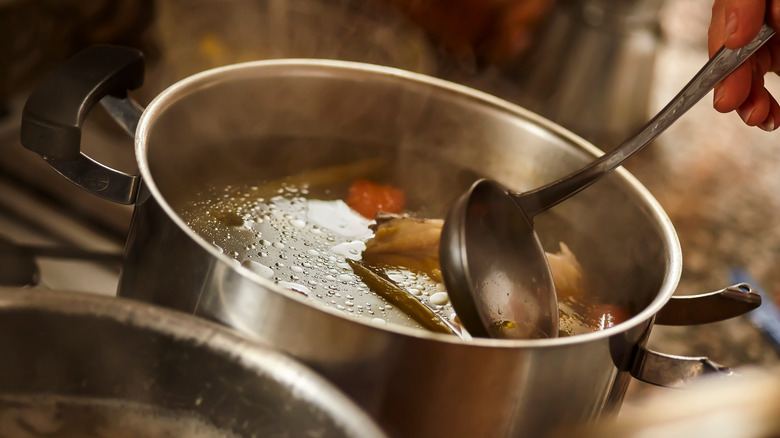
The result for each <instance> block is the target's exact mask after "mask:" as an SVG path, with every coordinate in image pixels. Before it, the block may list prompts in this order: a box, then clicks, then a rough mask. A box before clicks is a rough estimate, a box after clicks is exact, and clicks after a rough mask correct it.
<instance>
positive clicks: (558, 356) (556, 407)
mask: <svg viewBox="0 0 780 438" xmlns="http://www.w3.org/2000/svg"><path fill="white" fill-rule="evenodd" d="M206 84H208V86H204V85H206ZM226 95H230V96H233V99H231V101H230V103H229V105H227V103H226V102H224V96H226ZM236 97H238V99H236ZM194 108H204V109H205V108H208V109H209V110H208V111H205V112H199V111H193V109H194ZM226 124H227V125H229V126H230V127H231V128H230V129H226V128H225V126H226ZM181 126H187V127H189V129H187V130H186V131H182V130H181V129H179V128H180V127H181ZM193 127H196V128H197V129H192V128H193ZM278 137H285V138H293V139H298V142H297V143H296V142H293V143H292V145H290V144H289V143H288V146H287V147H286V148H280V147H279V146H278V145H277V144H276V143H275V141H274V140H273V139H275V138H278ZM246 138H257V139H258V140H259V143H258V142H249V143H247V142H242V141H241V140H243V139H246ZM520 138H522V139H523V141H518V139H520ZM263 139H267V140H263ZM332 139H339V140H344V141H352V142H359V143H361V144H363V145H364V146H363V147H362V148H361V151H362V152H364V153H365V152H368V153H369V154H370V156H374V157H386V158H388V159H389V160H390V161H389V164H388V165H389V166H390V168H391V169H393V170H394V172H398V173H399V174H400V175H402V176H400V177H399V178H396V180H397V181H399V182H400V183H401V184H403V187H404V188H408V190H407V193H409V194H410V195H411V196H412V198H410V199H409V200H408V202H410V203H411V204H412V205H420V206H424V207H425V208H426V210H427V212H428V213H429V214H430V215H432V216H435V215H437V214H441V215H443V214H444V212H446V211H447V210H448V206H449V205H450V203H451V202H452V201H453V200H454V199H455V198H456V197H457V196H458V195H459V194H460V193H462V191H463V190H464V189H465V188H466V187H468V186H469V185H470V184H471V183H472V182H473V181H474V179H476V178H477V177H478V176H480V175H488V176H493V177H498V176H501V178H503V181H504V182H505V183H506V184H507V185H509V186H510V187H514V188H517V189H520V188H523V187H528V186H531V187H533V186H537V185H539V184H540V183H543V182H544V181H545V180H550V179H553V178H555V177H556V176H558V173H559V172H565V171H566V170H569V169H572V168H576V167H579V166H581V165H582V164H583V163H585V162H587V161H589V159H592V157H593V156H595V155H597V154H598V152H597V151H596V150H595V149H593V148H592V147H591V146H588V145H587V144H585V143H584V142H582V141H581V140H579V139H577V138H576V137H574V136H572V135H570V134H569V133H567V132H565V131H563V130H561V129H560V128H558V127H557V126H554V125H552V124H550V123H549V122H547V121H545V120H542V119H540V118H538V117H536V116H534V115H533V114H530V113H528V112H526V111H523V110H521V109H519V108H516V107H514V106H511V105H508V104H506V103H505V102H502V101H500V100H498V99H495V98H492V97H490V96H486V95H483V94H480V93H475V92H474V91H472V90H469V89H466V88H463V87H458V86H455V85H452V84H448V83H444V82H441V81H436V80H433V79H430V78H427V77H423V76H418V75H413V74H410V73H408V72H403V71H399V70H392V69H383V68H377V67H372V66H366V65H359V64H349V63H338V62H326V61H295V60H291V61H273V62H259V63H250V64H244V65H239V66H233V67H229V68H224V69H219V70H214V71H209V72H204V73H202V74H199V75H196V76H193V77H191V78H189V79H187V80H185V81H183V82H180V83H179V84H177V85H176V86H174V87H172V88H170V89H168V90H167V91H166V92H164V93H162V94H160V95H159V96H158V97H157V98H156V99H155V101H153V102H152V103H151V104H150V105H149V107H147V109H146V111H145V112H144V115H143V116H142V119H141V122H140V123H139V130H138V133H137V136H136V148H137V151H136V152H137V155H138V157H139V167H140V168H141V172H142V175H143V178H144V181H145V187H146V190H144V191H142V193H148V195H147V196H143V195H142V196H141V197H140V199H139V203H138V205H137V207H136V215H135V220H134V223H133V227H132V229H131V233H130V236H129V238H128V246H127V254H126V255H127V263H126V265H125V268H124V272H123V275H122V281H121V286H120V295H124V296H128V297H133V298H137V299H142V300H146V301H151V302H155V303H158V304H162V305H165V306H172V307H176V308H179V309H182V310H186V311H188V312H192V313H195V314H197V315H201V316H204V317H207V318H211V319H214V320H217V321H221V322H223V323H225V324H227V325H229V326H232V327H235V328H238V329H239V330H242V331H244V332H248V333H253V334H254V335H256V336H258V337H259V338H261V339H264V340H267V341H270V342H271V343H273V344H274V345H277V346H279V347H280V348H282V349H283V350H285V351H287V352H289V353H291V354H293V355H294V356H296V357H298V358H300V359H301V360H303V361H304V362H305V363H307V364H309V365H311V366H313V367H314V368H315V369H317V370H318V371H320V372H321V373H323V374H324V375H325V376H327V377H328V378H329V379H331V380H332V381H334V382H337V384H338V385H339V386H340V387H341V388H343V389H345V391H347V393H349V394H350V395H352V396H353V397H354V398H355V399H356V400H358V401H359V402H360V403H361V405H362V406H364V407H365V408H366V409H368V410H369V412H371V413H372V414H373V415H375V416H376V418H378V419H379V421H380V424H382V425H383V426H385V427H386V428H387V429H388V430H389V431H390V433H391V434H394V435H397V436H426V435H431V434H436V435H441V434H446V435H448V436H504V435H519V434H529V435H536V436H542V435H544V434H546V433H548V432H549V431H550V430H551V429H553V428H555V427H557V426H558V425H560V424H565V423H577V422H580V421H585V420H587V419H589V418H593V417H597V416H599V415H602V414H605V413H608V412H611V411H614V410H615V409H616V408H617V406H618V405H619V403H620V400H621V399H622V397H623V394H624V391H625V386H626V384H627V382H628V380H629V373H628V371H629V370H630V368H631V364H632V362H633V359H632V358H633V355H634V354H635V349H636V346H637V345H638V344H641V343H642V342H644V340H645V336H646V335H647V333H648V329H649V326H650V323H651V318H652V316H653V315H654V314H655V313H656V312H657V311H658V309H660V308H661V307H662V305H663V304H664V303H665V302H666V301H667V300H668V299H669V296H670V295H671V294H672V292H673V290H674V286H675V284H676V282H677V276H678V275H679V247H677V240H676V236H675V235H674V231H673V230H672V227H671V224H669V222H668V220H667V219H666V218H665V216H664V214H663V212H662V211H661V210H660V208H658V207H657V204H655V202H654V201H653V200H652V198H651V197H650V196H649V194H647V192H645V191H644V189H642V188H641V186H639V184H637V183H636V182H635V181H634V180H633V179H632V178H631V177H630V176H628V175H627V174H626V173H625V172H620V173H618V174H615V175H611V176H610V177H608V178H607V179H606V180H605V182H604V184H603V185H601V186H600V187H598V188H596V187H594V191H593V192H590V193H588V194H586V195H590V196H593V198H590V199H588V198H587V196H586V197H584V198H582V203H579V204H575V203H572V204H569V205H568V206H567V207H568V208H566V207H563V206H562V208H561V209H560V212H559V214H558V215H548V216H546V217H545V218H540V220H539V223H538V225H539V226H540V227H543V229H544V230H545V231H542V232H540V235H541V236H544V237H543V239H544V241H545V242H546V243H547V245H548V246H553V245H557V243H558V241H560V240H563V241H565V242H566V243H567V244H569V245H570V246H571V248H572V251H574V252H575V253H578V252H579V251H585V250H586V249H585V248H590V247H591V245H590V244H589V240H590V239H592V238H594V237H595V236H593V235H592V230H594V229H606V230H608V232H609V235H608V236H602V235H599V236H598V237H597V238H599V239H602V240H603V243H602V248H603V250H605V253H604V254H605V257H604V258H601V257H592V258H589V259H590V261H589V262H587V263H586V266H585V269H586V270H587V271H588V272H589V273H590V276H591V277H592V278H594V281H596V282H599V279H606V278H609V289H605V288H603V286H602V285H600V284H598V285H596V286H595V287H597V288H599V290H600V291H607V292H606V293H607V294H608V295H609V296H610V299H617V300H626V301H627V304H629V305H630V306H632V307H633V308H636V309H637V314H636V316H634V318H632V319H631V320H629V321H628V322H626V323H625V324H623V325H622V326H620V327H615V328H613V329H609V330H606V331H603V332H600V333H592V334H588V335H582V336H578V337H572V338H559V339H546V340H537V341H523V340H511V341H510V340H475V341H473V342H469V343H465V342H462V341H460V340H458V339H456V338H455V337H452V336H446V335H437V334H433V333H429V332H425V331H422V330H410V329H405V328H403V327H397V326H391V325H388V326H386V327H384V328H379V327H377V326H376V325H374V324H371V323H370V321H367V320H360V319H356V318H354V317H350V316H347V315H345V314H343V313H339V312H335V311H333V310H332V309H323V308H320V307H317V306H314V305H313V303H312V302H311V301H310V300H307V299H306V298H304V297H302V296H300V295H299V294H292V293H290V292H289V291H286V290H283V289H281V288H280V287H279V286H278V285H275V284H274V283H273V282H272V281H269V280H268V279H266V278H262V277H260V276H258V275H256V274H254V273H252V272H249V271H248V270H245V269H237V268H236V265H235V264H234V263H235V262H234V261H233V260H232V259H231V258H230V257H228V256H227V255H226V254H222V253H221V252H219V251H218V250H217V249H216V248H215V247H214V246H213V245H212V244H211V242H209V241H206V240H204V239H203V238H201V237H200V236H198V235H196V234H195V233H193V232H192V230H190V229H189V227H188V226H187V224H186V223H184V222H183V221H182V220H181V219H180V218H179V216H178V214H177V213H176V211H177V207H176V206H177V205H179V204H181V203H182V202H186V199H187V198H188V197H190V196H192V193H193V187H197V186H198V185H199V184H203V183H209V182H211V183H215V184H222V183H229V182H228V181H229V180H232V181H236V180H246V179H249V180H252V179H254V180H258V179H262V180H266V179H271V178H274V177H278V176H283V175H288V174H294V173H296V172H298V171H299V170H300V169H301V168H302V167H304V168H305V167H308V166H314V167H315V168H316V167H317V166H318V165H320V163H321V161H319V160H325V159H331V160H332V159H333V157H339V160H344V162H348V161H349V160H350V159H351V158H350V152H348V149H347V148H346V147H345V146H344V145H342V144H340V143H336V144H335V145H333V144H331V143H328V142H327V141H328V140H332ZM315 140H319V141H315ZM172 143H175V144H179V145H182V144H186V145H187V147H186V148H172V147H169V145H170V144H172ZM475 145H479V147H475ZM226 146H229V147H226ZM519 156H522V157H525V160H524V161H523V162H520V163H519V162H518V161H516V160H514V159H512V158H510V157H519ZM215 157H219V160H216V159H215ZM292 157H294V158H293V159H290V158H292ZM519 166H522V167H523V169H522V171H521V169H519ZM174 169H176V170H174ZM548 172H549V173H548ZM595 199H598V201H594V200H595ZM604 200H608V201H604ZM593 202H608V203H609V205H608V206H605V208H604V209H603V210H602V209H598V210H597V209H592V208H591V206H592V204H593ZM613 203H614V204H613ZM556 210H558V209H556ZM607 211H608V212H609V213H608V214H607ZM573 217H577V218H581V222H580V223H579V224H572V223H571V222H570V219H569V218H573ZM172 272H186V275H171V273H172ZM585 376H587V377H585ZM456 387H457V393H458V394H459V395H460V396H459V397H453V395H452V394H453V391H454V388H456ZM486 400H488V401H489V402H485V401H486ZM545 413H549V414H550V415H547V414H545ZM552 413H554V415H552Z"/></svg>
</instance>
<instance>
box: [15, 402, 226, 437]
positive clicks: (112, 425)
mask: <svg viewBox="0 0 780 438" xmlns="http://www.w3.org/2000/svg"><path fill="white" fill-rule="evenodd" d="M0 437H2V438H184V437H186V438H237V435H234V434H232V433H228V432H225V431H221V430H218V429H216V428H215V427H214V426H212V425H210V424H208V423H207V422H206V421H204V420H203V419H201V418H199V417H196V416H195V415H193V414H191V413H186V412H185V413H181V412H176V411H168V410H163V409H161V408H157V407H152V406H148V405H141V404H135V403H129V402H120V401H112V400H97V399H81V398H71V397H67V398H66V397H59V396H48V395H35V396H30V395H0Z"/></svg>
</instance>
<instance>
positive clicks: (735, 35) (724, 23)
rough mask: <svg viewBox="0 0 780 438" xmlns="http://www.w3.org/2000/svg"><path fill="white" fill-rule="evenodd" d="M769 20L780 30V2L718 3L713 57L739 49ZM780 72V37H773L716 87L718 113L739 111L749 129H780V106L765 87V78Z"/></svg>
mask: <svg viewBox="0 0 780 438" xmlns="http://www.w3.org/2000/svg"><path fill="white" fill-rule="evenodd" d="M765 20H766V23H767V24H769V25H770V26H771V27H772V28H774V29H780V0H769V1H766V0H715V2H714V4H713V6H712V21H711V22H710V28H709V34H708V45H709V52H710V56H712V55H713V54H714V53H715V52H716V51H718V49H720V47H721V46H726V48H729V49H738V48H740V47H742V46H744V45H746V44H747V43H749V42H750V41H752V40H753V38H755V37H756V35H758V31H759V29H760V28H761V25H762V24H763V23H764V21H765ZM769 72H775V73H780V37H779V36H774V37H773V38H772V39H770V40H769V41H768V42H767V43H766V44H765V45H764V46H763V47H761V49H759V50H758V51H757V52H756V53H755V54H754V55H753V56H751V57H750V58H749V59H748V60H747V61H745V63H744V64H742V65H741V66H740V67H739V68H737V69H736V70H735V71H734V72H733V73H732V74H731V75H729V76H728V77H727V78H726V79H724V80H723V82H721V83H720V84H718V85H717V86H716V87H715V93H714V99H713V106H714V107H715V109H716V110H717V111H720V112H722V113H727V112H730V111H734V110H736V111H737V114H738V115H739V117H740V118H741V119H742V120H743V121H744V122H745V124H747V125H749V126H758V127H759V128H761V129H763V130H765V131H773V130H775V129H777V128H778V127H780V105H778V103H777V100H775V98H774V97H773V96H772V95H771V94H769V91H767V89H766V88H765V87H764V75H766V74H767V73H769Z"/></svg>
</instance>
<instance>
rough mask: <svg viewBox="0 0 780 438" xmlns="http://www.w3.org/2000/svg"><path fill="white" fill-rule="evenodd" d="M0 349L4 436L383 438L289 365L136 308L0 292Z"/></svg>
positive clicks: (185, 320) (319, 381) (208, 329)
mask: <svg viewBox="0 0 780 438" xmlns="http://www.w3.org/2000/svg"><path fill="white" fill-rule="evenodd" d="M0 351H2V357H3V360H2V361H0V431H2V433H0V435H2V436H3V437H8V438H33V437H52V436H57V437H62V438H69V437H72V438H77V437H78V438H84V437H93V438H98V437H104V436H105V437H150V438H153V437H171V436H182V437H183V436H187V437H193V438H196V437H202V438H217V437H220V438H228V437H235V438H238V437H245V438H250V437H258V436H263V437H266V436H267V437H287V436H317V437H325V436H328V437H355V438H357V437H360V438H362V437H367V436H371V437H377V438H379V437H383V436H385V435H384V433H383V432H381V430H380V429H379V428H378V427H377V426H376V424H375V423H374V422H373V421H372V420H371V419H370V417H369V416H368V415H366V414H365V412H363V411H362V410H361V409H360V408H359V407H358V406H356V405H355V404H354V402H352V401H351V400H350V399H349V398H347V397H346V396H345V395H344V394H343V393H342V392H341V391H339V390H338V389H336V388H335V387H334V386H333V385H332V384H331V383H330V382H328V381H326V380H325V379H323V378H322V377H321V376H319V375H318V374H317V373H315V372H314V371H312V370H311V369H309V368H307V367H305V366H303V365H301V364H300V363H298V361H295V360H293V359H292V358H290V357H288V356H287V355H285V354H282V353H281V352H279V351H277V350H276V349H273V348H272V347H270V346H268V345H262V344H260V343H258V342H255V341H254V340H252V339H248V338H247V337H246V336H241V335H240V334H238V333H236V332H235V331H233V330H228V329H227V328H225V327H222V326H220V325H217V324H214V323H212V322H209V321H205V320H203V319H201V318H195V317H193V316H191V315H186V314H184V313H181V312H176V311H172V310H169V309H163V308H159V307H158V306H152V305H149V304H146V303H141V302H135V301H131V300H124V299H117V298H113V297H101V296H97V295H91V294H86V293H76V292H65V291H57V292H52V291H44V290H36V289H11V288H0Z"/></svg>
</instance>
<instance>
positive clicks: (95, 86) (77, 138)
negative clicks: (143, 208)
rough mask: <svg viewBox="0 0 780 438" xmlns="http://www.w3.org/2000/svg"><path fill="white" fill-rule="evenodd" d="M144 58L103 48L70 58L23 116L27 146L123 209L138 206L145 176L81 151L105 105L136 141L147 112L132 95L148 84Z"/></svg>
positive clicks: (45, 83) (125, 49) (124, 50)
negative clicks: (93, 115) (87, 123)
mask: <svg viewBox="0 0 780 438" xmlns="http://www.w3.org/2000/svg"><path fill="white" fill-rule="evenodd" d="M143 78H144V57H143V53H141V52H140V51H139V50H136V49H132V48H129V47H120V46H109V45H100V46H94V47H90V48H88V49H86V50H84V51H82V52H80V53H78V54H76V55H75V56H74V57H72V58H70V59H69V60H68V61H66V62H65V63H64V64H62V65H61V66H60V67H58V68H57V69H56V70H55V71H54V72H52V73H51V74H50V75H49V76H48V77H46V78H45V79H44V80H43V82H42V83H41V84H40V85H39V86H38V87H37V88H36V89H35V90H34V91H33V93H32V94H31V95H30V97H29V98H28V99H27V103H26V104H25V106H24V111H23V113H22V126H21V143H22V146H24V147H25V148H27V149H29V150H31V151H33V152H36V153H38V154H40V155H41V157H42V158H43V159H44V160H45V161H46V162H47V163H48V164H49V165H50V166H51V167H53V168H54V169H55V170H56V171H57V172H59V173H60V174H62V175H63V176H64V177H65V178H67V179H69V180H71V181H72V182H74V183H75V184H76V185H78V186H80V187H82V188H84V189H86V190H87V191H89V192H91V193H93V194H95V195H97V196H100V197H102V198H105V199H108V200H110V201H113V202H116V203H119V204H127V205H129V204H132V203H133V202H135V198H136V195H137V193H138V187H139V184H140V176H138V175H130V174H126V173H123V172H120V171H118V170H115V169H112V168H110V167H107V166H104V165H102V164H100V163H98V162H96V161H94V160H93V159H91V158H90V157H88V156H87V155H85V154H84V153H83V152H82V151H81V128H82V125H83V122H84V120H85V119H86V117H87V114H88V113H89V112H90V110H92V108H93V107H94V106H95V104H97V103H98V102H99V101H101V102H102V103H103V104H104V106H106V107H107V109H108V111H109V113H110V114H111V115H112V117H114V118H115V119H116V120H117V122H118V123H119V124H120V125H122V126H123V127H124V128H125V129H126V130H127V131H128V132H130V134H131V135H135V128H136V126H137V124H138V119H139V118H140V116H141V112H142V111H143V110H142V109H141V107H140V106H139V105H138V104H137V103H135V102H133V101H132V100H130V99H129V98H128V97H127V90H133V89H136V88H138V87H140V86H141V85H142V84H143Z"/></svg>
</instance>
